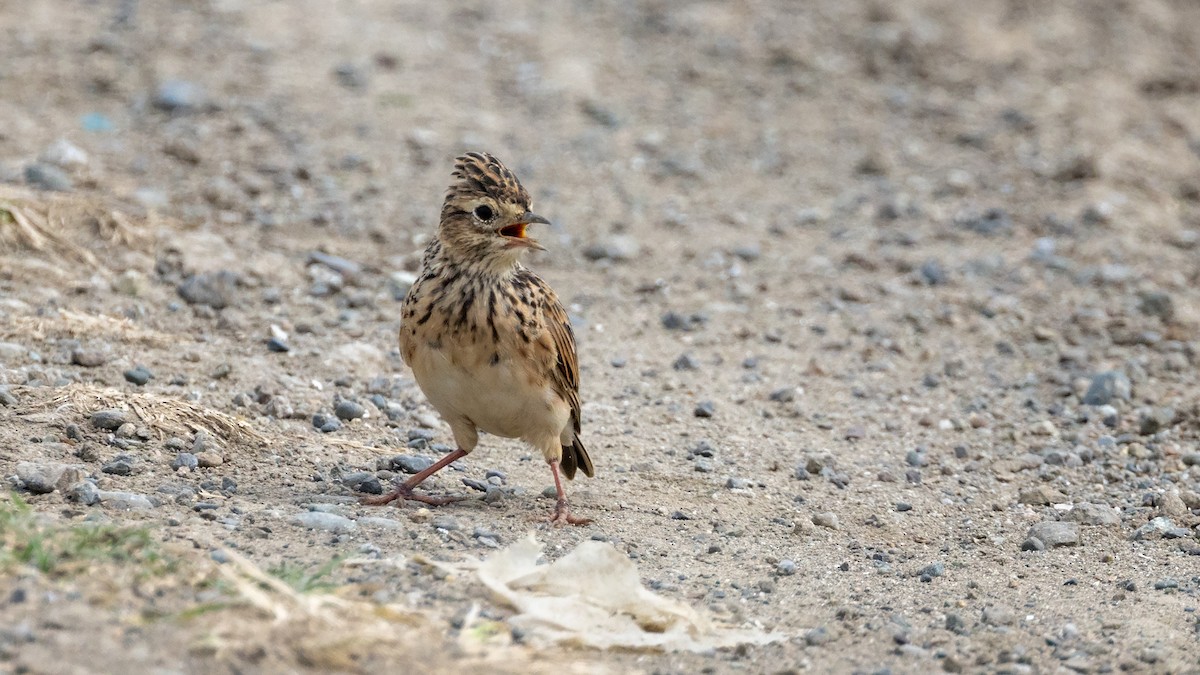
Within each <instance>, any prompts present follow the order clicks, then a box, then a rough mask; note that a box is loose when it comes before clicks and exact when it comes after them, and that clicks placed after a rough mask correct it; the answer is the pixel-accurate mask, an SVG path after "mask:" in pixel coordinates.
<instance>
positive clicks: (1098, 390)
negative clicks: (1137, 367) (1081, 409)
mask: <svg viewBox="0 0 1200 675" xmlns="http://www.w3.org/2000/svg"><path fill="white" fill-rule="evenodd" d="M1132 396H1133V383H1132V382H1130V380H1129V376H1128V375H1126V374H1125V373H1123V372H1121V371H1119V370H1109V371H1105V372H1103V373H1097V374H1096V375H1094V376H1092V383H1091V385H1089V386H1088V390H1087V393H1086V394H1084V395H1083V403H1084V405H1109V404H1111V403H1112V402H1113V401H1116V400H1121V401H1128V400H1129V399H1130V398H1132Z"/></svg>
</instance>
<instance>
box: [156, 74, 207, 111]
mask: <svg viewBox="0 0 1200 675" xmlns="http://www.w3.org/2000/svg"><path fill="white" fill-rule="evenodd" d="M153 101H154V107H155V108H158V109H159V110H165V111H166V112H169V113H186V112H194V111H196V110H198V109H199V108H200V106H201V105H203V103H204V89H203V88H201V87H200V85H199V84H196V83H195V82H190V81H188V80H167V81H166V82H163V83H162V84H160V85H159V86H158V89H157V90H156V91H155V92H154V98H153Z"/></svg>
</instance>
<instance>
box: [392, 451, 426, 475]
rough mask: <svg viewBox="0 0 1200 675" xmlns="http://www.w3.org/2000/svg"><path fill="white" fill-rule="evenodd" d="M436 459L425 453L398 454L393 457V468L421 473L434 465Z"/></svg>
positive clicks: (394, 469) (405, 471)
mask: <svg viewBox="0 0 1200 675" xmlns="http://www.w3.org/2000/svg"><path fill="white" fill-rule="evenodd" d="M433 463H434V459H433V458H432V457H426V456H425V455H396V456H395V457H392V467H391V468H392V470H393V471H402V472H404V473H421V472H422V471H424V470H425V469H428V468H429V467H431V466H433Z"/></svg>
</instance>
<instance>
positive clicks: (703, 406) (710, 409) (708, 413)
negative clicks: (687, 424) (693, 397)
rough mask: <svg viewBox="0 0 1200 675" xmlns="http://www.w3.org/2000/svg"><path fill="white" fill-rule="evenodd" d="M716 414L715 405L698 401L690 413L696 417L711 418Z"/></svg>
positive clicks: (710, 402)
mask: <svg viewBox="0 0 1200 675" xmlns="http://www.w3.org/2000/svg"><path fill="white" fill-rule="evenodd" d="M715 413H716V404H714V403H713V402H712V401H700V402H699V403H697V404H696V408H695V410H693V411H692V414H694V415H695V416H696V417H705V418H707V417H712V416H713V414H715Z"/></svg>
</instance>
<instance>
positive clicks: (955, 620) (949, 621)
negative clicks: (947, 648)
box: [946, 613, 967, 635]
mask: <svg viewBox="0 0 1200 675" xmlns="http://www.w3.org/2000/svg"><path fill="white" fill-rule="evenodd" d="M946 630H948V631H950V632H951V633H957V634H958V635H965V634H966V633H967V622H966V621H963V618H962V617H961V616H959V615H957V614H953V613H952V614H947V615H946Z"/></svg>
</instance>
